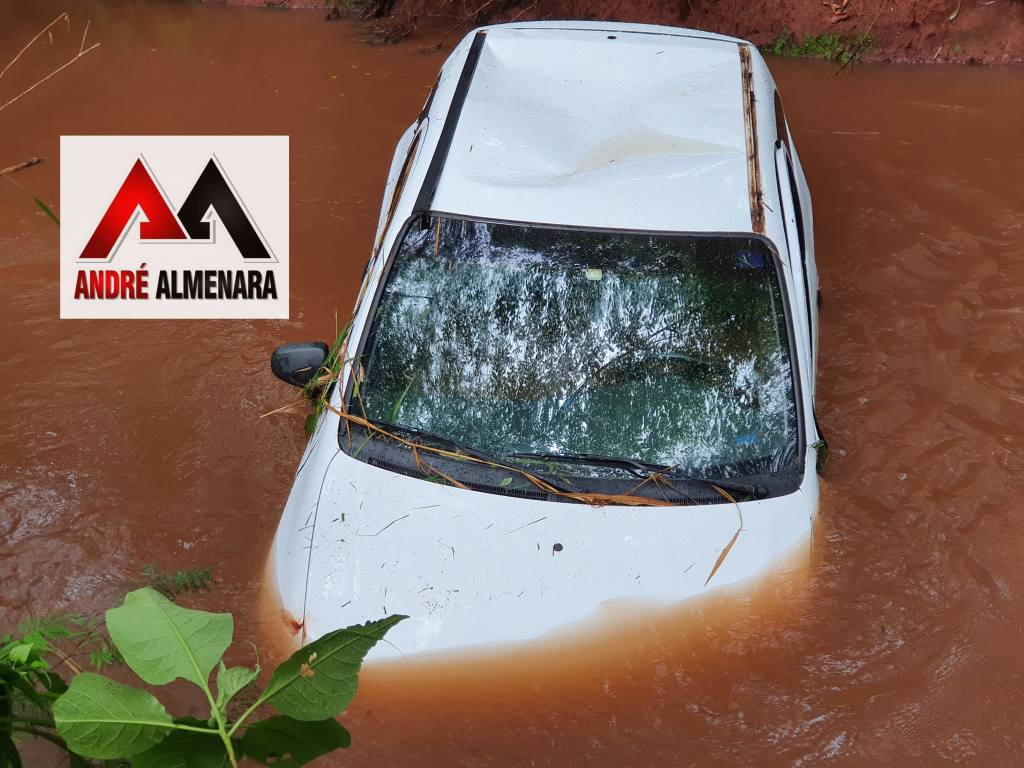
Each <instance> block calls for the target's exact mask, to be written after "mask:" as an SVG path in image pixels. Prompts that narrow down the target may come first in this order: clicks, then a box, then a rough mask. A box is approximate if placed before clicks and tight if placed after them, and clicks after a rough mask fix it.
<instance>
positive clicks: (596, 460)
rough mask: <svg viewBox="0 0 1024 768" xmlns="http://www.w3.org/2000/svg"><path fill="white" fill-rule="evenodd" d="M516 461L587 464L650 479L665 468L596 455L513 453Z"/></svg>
mask: <svg viewBox="0 0 1024 768" xmlns="http://www.w3.org/2000/svg"><path fill="white" fill-rule="evenodd" d="M512 456H514V457H515V458H517V459H537V460H539V461H560V462H564V463H565V464H588V465H590V466H594V467H619V468H620V469H625V470H626V471H628V472H629V473H630V474H631V475H633V476H634V477H650V474H651V472H657V471H659V470H660V469H665V467H659V466H658V465H656V464H648V463H647V462H645V461H640V460H639V459H619V458H615V457H614V456H601V455H599V454H596V453H513V454H512Z"/></svg>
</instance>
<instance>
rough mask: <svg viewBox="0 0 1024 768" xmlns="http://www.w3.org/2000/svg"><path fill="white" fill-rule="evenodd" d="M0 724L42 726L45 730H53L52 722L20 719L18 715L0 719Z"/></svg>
mask: <svg viewBox="0 0 1024 768" xmlns="http://www.w3.org/2000/svg"><path fill="white" fill-rule="evenodd" d="M0 723H15V724H17V723H26V724H27V725H42V726H45V727H46V728H53V721H52V720H47V719H45V718H41V717H21V716H18V715H12V716H11V717H0Z"/></svg>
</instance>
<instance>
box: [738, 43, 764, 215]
mask: <svg viewBox="0 0 1024 768" xmlns="http://www.w3.org/2000/svg"><path fill="white" fill-rule="evenodd" d="M739 48H740V78H741V82H742V86H743V123H744V127H745V128H746V130H747V184H748V187H749V189H748V191H749V194H750V224H751V226H752V227H753V229H754V231H755V232H757V233H758V234H760V235H763V234H764V209H763V208H762V204H763V203H764V190H763V188H762V186H761V164H760V162H758V157H757V154H758V153H757V97H756V96H755V94H754V67H753V62H752V60H751V55H750V47H749V46H748V45H745V44H744V45H741V46H739Z"/></svg>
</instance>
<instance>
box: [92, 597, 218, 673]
mask: <svg viewBox="0 0 1024 768" xmlns="http://www.w3.org/2000/svg"><path fill="white" fill-rule="evenodd" d="M107 630H108V631H109V632H110V637H111V639H112V640H113V641H114V644H115V645H117V649H118V650H119V651H120V652H121V655H122V656H124V660H125V661H126V662H127V663H128V666H130V667H131V668H132V669H133V670H135V673H136V674H137V675H138V676H139V677H141V678H142V679H143V680H145V681H146V682H147V683H150V684H151V685H163V684H165V683H169V682H171V681H172V680H175V679H177V678H179V677H183V678H185V679H186V680H189V681H191V682H193V683H195V684H196V685H198V686H199V687H201V688H204V689H205V688H206V687H207V686H208V685H209V679H210V670H212V669H213V665H214V664H216V663H217V662H218V661H219V660H220V657H221V656H223V655H224V651H226V650H227V648H228V646H229V645H231V634H232V632H233V631H234V622H233V621H232V619H231V614H230V613H207V612H206V611H192V610H189V609H188V608H182V607H181V606H179V605H175V604H174V603H172V602H171V601H170V600H168V599H167V598H166V597H164V596H163V595H161V594H160V593H159V592H157V591H156V590H155V589H150V588H149V587H145V588H143V589H137V590H135V591H134V592H129V593H128V594H127V595H126V596H125V598H124V603H123V604H122V605H121V606H120V607H119V608H111V609H110V610H109V611H107Z"/></svg>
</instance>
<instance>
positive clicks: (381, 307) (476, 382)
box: [350, 216, 798, 477]
mask: <svg viewBox="0 0 1024 768" xmlns="http://www.w3.org/2000/svg"><path fill="white" fill-rule="evenodd" d="M786 328H787V325H786V321H785V316H784V312H783V301H782V297H781V294H780V286H779V277H778V273H777V270H776V267H775V261H774V258H773V256H772V254H771V252H770V250H769V249H768V247H767V246H766V245H765V244H764V243H763V242H762V241H761V240H758V239H756V238H752V237H742V236H677V235H650V234H635V233H624V232H593V231H580V230H564V229H556V228H550V227H539V226H528V225H523V224H508V223H490V222H479V221H467V220H464V219H456V218H439V217H433V216H423V217H420V218H419V219H417V220H416V221H414V222H413V223H412V224H411V225H410V227H409V228H408V229H407V232H406V234H405V237H404V239H403V241H402V244H401V246H400V247H399V249H398V253H397V255H396V257H395V259H394V263H393V265H392V267H391V269H390V270H389V272H388V273H387V277H386V281H385V283H384V286H383V289H382V291H381V293H380V297H379V300H378V304H377V307H376V309H375V311H374V312H373V315H372V322H371V326H370V330H369V333H368V335H367V337H366V342H365V344H364V346H363V349H362V353H361V355H360V357H359V365H360V366H361V371H359V372H358V374H357V375H358V377H360V383H359V386H358V387H354V388H353V389H352V395H351V397H350V407H351V408H352V409H353V410H354V411H356V412H362V413H363V414H364V415H365V416H366V417H368V418H371V419H377V420H383V421H387V422H391V423H393V424H401V425H404V426H409V427H413V428H416V429H418V430H423V431H426V432H429V433H432V434H435V435H438V436H441V437H444V438H447V439H449V440H454V441H456V442H458V443H460V444H462V445H464V446H469V447H472V448H475V449H477V450H480V451H485V452H487V453H490V454H497V455H502V456H512V455H515V454H537V455H540V454H561V455H565V454H585V455H588V456H602V457H615V458H629V459H636V460H640V461H643V462H649V463H654V464H659V465H665V466H670V467H674V468H678V469H679V470H680V471H684V472H688V473H694V474H701V475H705V476H706V475H709V474H711V475H714V476H717V477H728V476H735V475H748V474H755V473H775V472H780V471H785V470H791V469H793V468H794V466H795V461H796V456H797V445H798V439H797V433H798V430H797V418H796V406H795V401H794V387H793V376H792V370H791V365H790V354H789V344H788V335H787V331H786ZM609 471H614V470H609V468H608V467H606V466H604V467H602V466H596V465H593V466H592V465H588V464H579V463H577V464H574V465H573V466H572V468H571V473H572V474H573V475H574V476H584V477H585V476H588V475H592V476H598V475H602V476H607V474H608V472H609Z"/></svg>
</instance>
